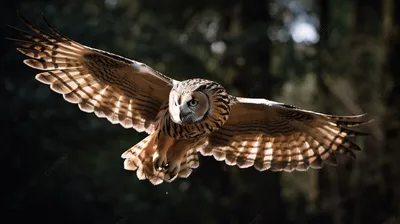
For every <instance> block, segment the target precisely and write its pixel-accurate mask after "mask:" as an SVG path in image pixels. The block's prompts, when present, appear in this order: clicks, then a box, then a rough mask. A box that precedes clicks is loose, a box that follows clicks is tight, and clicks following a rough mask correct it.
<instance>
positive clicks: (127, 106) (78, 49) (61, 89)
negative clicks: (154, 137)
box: [8, 16, 174, 133]
mask: <svg viewBox="0 0 400 224" xmlns="http://www.w3.org/2000/svg"><path fill="white" fill-rule="evenodd" d="M21 18H22V20H23V21H24V22H25V23H26V24H27V26H28V27H29V28H30V29H31V30H32V31H33V32H32V33H29V32H26V31H22V30H20V29H18V28H14V27H12V28H14V29H16V30H17V31H19V33H20V35H21V37H22V39H21V40H18V39H11V38H8V39H10V40H12V41H13V42H15V43H16V44H17V45H19V46H20V47H19V48H17V50H18V51H20V52H22V53H23V54H24V55H26V56H29V57H31V59H26V60H24V63H25V64H27V65H28V66H30V67H32V68H35V69H38V70H43V71H45V72H42V73H39V74H37V75H36V79H37V80H39V81H40V82H42V83H45V84H48V85H50V87H51V89H52V90H53V91H55V92H57V93H60V94H62V95H63V96H64V99H65V100H67V101H68V102H71V103H74V104H78V105H79V108H80V109H81V110H82V111H85V112H88V113H91V112H94V113H95V114H96V115H97V116H98V117H105V118H107V119H108V120H109V121H110V122H112V123H114V124H116V123H120V124H121V125H122V126H123V127H125V128H131V127H133V128H135V129H136V130H137V131H138V132H142V131H146V132H147V133H152V132H153V129H154V122H155V119H156V116H157V113H158V111H159V108H160V107H161V106H162V105H163V104H164V103H166V102H167V101H168V96H169V92H170V90H171V88H172V83H173V81H174V80H173V79H171V78H169V77H166V76H164V75H162V74H161V73H159V72H157V71H155V70H154V69H152V68H150V67H149V66H147V65H145V64H143V63H140V62H137V61H134V60H130V59H127V58H124V57H121V56H118V55H115V54H112V53H109V52H105V51H101V50H98V49H94V48H90V47H87V46H84V45H82V44H79V43H77V42H75V41H73V40H71V39H69V38H67V37H66V36H64V35H63V34H61V33H60V32H59V31H58V30H56V29H55V28H54V27H53V26H52V25H51V24H50V23H49V22H48V21H47V20H46V19H45V18H44V17H43V19H44V21H45V23H46V24H47V26H48V27H49V29H50V31H51V32H52V33H51V34H50V33H46V32H44V31H42V30H40V29H38V28H36V27H35V26H34V25H32V24H31V23H29V22H28V21H27V20H26V19H25V18H23V17H22V16H21Z"/></svg>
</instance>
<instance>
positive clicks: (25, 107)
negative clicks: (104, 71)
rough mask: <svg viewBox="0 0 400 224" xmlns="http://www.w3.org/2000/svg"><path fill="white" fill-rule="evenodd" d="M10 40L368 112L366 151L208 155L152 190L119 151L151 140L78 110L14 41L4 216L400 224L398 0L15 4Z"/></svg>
mask: <svg viewBox="0 0 400 224" xmlns="http://www.w3.org/2000/svg"><path fill="white" fill-rule="evenodd" d="M0 8H1V9H0V16H1V23H3V25H2V26H1V35H0V36H2V37H6V36H7V37H16V36H17V35H18V33H16V32H13V31H12V30H11V29H9V28H7V26H6V25H7V24H9V25H13V26H17V27H20V28H26V27H25V26H24V24H23V23H22V22H21V21H20V20H19V18H18V16H17V10H18V11H19V12H20V13H22V14H23V15H25V16H26V17H28V19H29V20H30V21H32V22H33V23H35V24H37V25H38V26H40V27H41V28H44V24H43V23H42V22H41V17H40V16H41V13H44V14H45V15H46V16H47V18H48V19H49V20H50V21H51V22H52V23H53V24H54V25H55V26H56V27H57V28H59V29H60V30H61V31H62V32H63V33H64V34H66V35H67V36H68V37H70V38H72V39H74V40H76V41H78V42H80V43H82V44H84V45H88V46H91V47H95V48H100V49H103V50H107V51H110V52H113V53H117V54H120V55H123V56H126V57H128V58H132V59H135V60H137V61H140V62H144V63H146V64H148V65H150V66H152V67H153V68H155V69H157V70H159V71H161V72H163V73H164V74H166V75H168V76H171V77H173V78H175V79H179V80H183V79H187V78H194V77H201V78H208V79H213V80H216V81H218V82H220V83H221V84H223V85H224V86H225V87H226V88H227V89H228V90H229V92H230V93H231V94H234V95H240V96H246V97H262V98H268V99H271V100H275V101H282V102H285V103H288V104H295V105H297V106H300V107H303V108H306V109H309V110H316V111H319V112H323V113H332V114H340V115H352V114H359V113H363V112H368V113H369V116H370V117H371V118H375V122H374V123H372V124H370V125H369V126H368V127H367V128H366V130H367V131H368V132H370V133H371V135H370V136H368V137H362V138H357V139H356V142H357V143H358V144H359V145H360V146H361V147H362V148H363V151H362V152H358V153H357V160H356V161H352V160H350V159H347V158H344V157H340V158H339V165H338V166H337V167H330V166H325V167H324V168H323V169H322V170H318V171H315V170H309V171H307V172H293V173H274V172H270V171H265V172H262V173H260V172H258V171H257V170H255V169H254V168H248V169H239V168H237V167H230V166H227V165H225V163H223V162H217V161H215V160H214V159H213V158H212V157H207V158H205V157H201V161H200V167H199V168H197V169H196V170H195V171H194V172H193V173H192V174H191V176H190V177H189V178H188V179H179V180H176V181H174V182H173V183H171V184H168V183H164V184H162V185H159V186H153V185H151V184H150V183H149V182H148V181H139V180H138V179H137V177H136V173H134V172H128V171H125V170H124V169H123V160H122V159H121V158H120V155H121V154H122V153H123V152H124V151H125V150H126V149H128V148H130V147H131V146H132V145H135V144H136V143H137V142H138V141H140V140H141V139H142V138H143V137H145V134H143V133H142V134H138V133H137V132H136V131H135V130H133V129H124V128H122V127H121V126H119V125H112V124H111V123H109V122H108V121H107V120H106V119H99V118H97V117H96V116H95V115H94V114H87V113H84V112H81V111H80V110H79V108H78V106H76V105H73V104H70V103H67V102H66V101H64V100H63V98H62V96H61V95H58V94H57V93H55V92H52V91H51V90H50V88H49V87H48V86H46V85H43V84H41V83H39V82H37V81H36V80H35V79H34V75H35V74H36V73H37V71H35V70H33V69H31V68H29V67H27V66H25V65H24V64H23V63H22V60H23V59H24V56H23V55H22V54H20V53H19V52H17V51H16V50H15V46H13V44H12V43H10V42H9V41H6V40H5V39H3V38H1V46H2V48H1V53H0V54H1V59H0V67H1V76H0V77H1V83H0V84H1V88H0V99H1V104H0V105H1V110H0V111H1V116H0V122H1V128H2V132H1V138H2V141H1V150H0V159H1V161H0V164H1V166H2V169H1V172H2V179H1V182H0V183H1V186H2V191H1V204H2V207H3V208H2V209H1V214H2V216H1V218H0V223H34V222H37V223H116V224H123V223H206V224H214V223H232V224H261V223H292V224H295V223H328V224H330V223H332V224H341V223H351V224H362V223H375V224H394V223H400V221H399V220H400V168H399V166H400V149H399V143H400V130H399V126H400V113H399V108H400V98H399V96H400V93H399V91H398V90H399V84H400V62H399V60H400V55H399V54H400V51H399V49H400V1H397V0H382V1H379V0H375V1H374V0H364V1H361V0H352V1H349V0H335V1H334V0H303V1H292V0H284V1H281V0H276V1H272V0H271V1H265V0H252V1H250V0H229V1H228V0H226V1H223V0H166V1H161V0H69V1H49V0H42V1H20V0H13V1H3V2H2V5H1V6H0Z"/></svg>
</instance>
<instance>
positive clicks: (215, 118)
mask: <svg viewBox="0 0 400 224" xmlns="http://www.w3.org/2000/svg"><path fill="white" fill-rule="evenodd" d="M179 88H182V89H184V90H182V91H181V92H183V91H190V92H194V91H202V92H204V93H205V94H207V95H208V97H209V99H210V101H211V103H210V105H211V106H210V108H209V111H208V113H207V115H206V116H205V117H204V118H203V119H202V120H201V121H199V122H196V123H193V124H182V125H180V124H176V123H174V122H173V121H172V119H171V117H170V114H169V112H168V105H164V107H163V108H162V109H161V110H164V112H162V113H161V117H162V119H161V121H160V123H159V125H160V128H161V130H162V131H163V132H164V133H165V134H166V135H168V136H170V137H172V138H176V139H181V138H184V139H196V138H202V137H204V136H206V135H208V134H210V133H212V132H214V131H216V130H218V129H219V128H220V127H222V126H223V125H224V124H225V122H226V121H227V120H228V118H229V113H230V98H229V95H228V94H227V93H226V91H225V89H224V88H223V87H222V86H221V85H220V84H218V83H216V82H213V81H209V80H204V79H189V80H185V81H183V82H182V83H180V86H179Z"/></svg>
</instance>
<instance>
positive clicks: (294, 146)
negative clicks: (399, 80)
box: [9, 16, 369, 185]
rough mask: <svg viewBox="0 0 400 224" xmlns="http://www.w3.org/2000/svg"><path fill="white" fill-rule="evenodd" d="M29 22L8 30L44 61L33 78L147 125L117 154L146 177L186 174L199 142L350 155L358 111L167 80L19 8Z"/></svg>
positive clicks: (319, 156) (265, 162)
mask: <svg viewBox="0 0 400 224" xmlns="http://www.w3.org/2000/svg"><path fill="white" fill-rule="evenodd" d="M21 18H22V19H23V21H24V22H25V23H26V24H27V26H28V27H29V28H30V29H31V31H33V32H31V33H30V32H26V31H23V30H20V29H18V28H14V27H13V28H14V29H16V30H17V31H19V33H20V35H21V40H18V39H11V38H9V39H10V40H12V41H13V42H15V43H16V44H17V45H19V47H18V48H17V50H18V51H20V52H21V53H23V54H24V55H26V56H28V57H30V59H26V60H24V63H25V64H26V65H28V66H30V67H32V68H35V69H38V70H42V71H43V72H41V73H39V74H37V75H36V79H37V80H39V81H40V82H42V83H45V84H47V85H50V88H51V89H52V90H53V91H55V92H57V93H60V94H62V95H63V97H64V99H65V100H67V101H68V102H71V103H74V104H78V106H79V108H80V109H81V110H82V111H85V112H89V113H91V112H94V113H95V114H96V115H97V116H98V117H105V118H107V119H108V120H109V121H110V122H111V123H113V124H118V123H119V124H121V125H122V126H123V127H124V128H134V129H135V130H136V131H138V132H143V131H145V132H146V133H148V134H149V135H148V136H147V137H146V138H145V139H143V140H142V141H140V142H139V143H137V144H136V145H135V146H133V147H132V148H130V149H129V150H127V151H126V152H124V153H123V154H122V158H124V159H125V161H124V167H125V169H127V170H132V171H135V170H136V173H137V176H138V178H139V179H148V180H149V181H150V182H151V183H153V184H154V185H156V184H160V183H162V182H163V181H168V182H171V181H173V180H174V179H176V178H177V177H183V178H186V177H188V176H189V175H190V174H191V172H192V170H193V169H194V168H197V167H198V166H199V160H198V155H197V154H198V152H200V153H201V154H202V155H204V156H207V155H213V156H214V158H215V159H217V160H219V161H222V160H225V162H226V164H228V165H237V166H238V167H240V168H246V167H250V166H254V167H255V168H256V169H258V170H260V171H263V170H267V169H269V170H272V171H288V172H291V171H293V170H299V171H305V170H307V169H308V168H309V167H311V168H315V169H318V168H321V167H322V166H323V164H324V163H327V164H331V165H335V164H336V154H345V155H347V156H350V157H352V158H355V154H354V152H353V151H358V150H360V148H359V147H358V146H357V145H356V144H355V143H353V142H352V141H350V140H349V139H347V137H348V136H357V135H363V134H364V133H361V132H358V131H355V130H350V129H348V128H349V127H355V126H359V125H362V124H365V123H367V122H369V121H362V120H360V118H361V117H362V116H364V114H362V115H356V116H334V115H326V114H321V113H316V112H313V111H307V110H303V109H300V108H297V107H294V106H290V105H286V104H282V103H277V102H273V101H269V100H266V99H251V98H241V97H235V96H232V95H229V94H228V93H227V92H226V90H225V89H224V87H223V86H221V85H220V84H218V83H216V82H214V81H210V80H205V79H189V80H184V81H178V80H174V79H172V78H169V77H167V76H165V75H163V74H161V73H160V72H158V71H156V70H154V69H152V68H151V67H149V66H147V65H145V64H143V63H140V62H138V61H134V60H131V59H127V58H124V57H121V56H119V55H115V54H112V53H109V52H105V51H102V50H98V49H95V48H91V47H87V46H84V45H82V44H79V43H77V42H75V41H73V40H71V39H69V38H67V37H66V36H64V35H63V34H61V33H60V32H59V31H58V30H56V29H55V28H54V27H53V26H52V25H51V24H50V23H49V22H48V21H47V20H46V19H45V18H44V17H43V19H44V21H45V23H46V24H47V26H48V28H49V30H50V31H51V33H47V32H45V31H42V30H40V29H38V28H37V27H35V26H34V25H32V24H31V23H30V22H28V21H27V20H26V19H25V18H24V17H22V16H21Z"/></svg>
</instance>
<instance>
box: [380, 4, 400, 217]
mask: <svg viewBox="0 0 400 224" xmlns="http://www.w3.org/2000/svg"><path fill="white" fill-rule="evenodd" d="M382 2H383V10H384V11H383V12H384V23H383V34H384V35H385V36H384V37H383V39H384V41H385V43H386V48H385V55H384V57H385V58H384V61H383V69H384V78H385V87H386V88H384V91H383V92H382V94H381V95H382V100H383V101H384V103H385V104H386V110H385V111H386V113H385V114H384V115H383V121H382V124H381V125H382V127H384V130H383V131H384V136H385V137H384V139H385V141H384V146H385V147H384V148H383V149H384V153H385V155H390V156H387V157H386V158H388V161H387V163H386V164H385V165H383V166H382V167H381V172H382V173H383V176H384V183H383V186H384V192H385V195H384V198H385V204H386V205H387V206H385V208H386V207H387V208H386V209H387V210H385V211H384V215H385V216H384V220H385V223H389V222H390V223H397V222H398V221H399V219H400V204H399V200H400V191H399V189H400V171H399V169H398V166H399V165H398V164H399V163H400V151H399V145H398V142H397V141H398V139H400V119H399V116H398V115H399V114H400V63H399V58H400V2H399V1H396V0H385V1H382ZM393 221H395V222H393Z"/></svg>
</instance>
